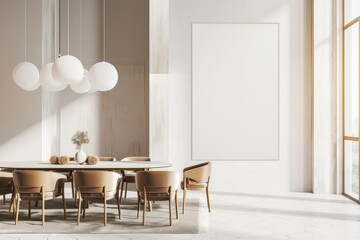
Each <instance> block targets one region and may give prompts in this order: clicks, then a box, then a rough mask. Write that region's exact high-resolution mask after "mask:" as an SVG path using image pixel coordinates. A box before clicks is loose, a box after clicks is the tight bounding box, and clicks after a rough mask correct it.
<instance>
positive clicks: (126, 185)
mask: <svg viewBox="0 0 360 240" xmlns="http://www.w3.org/2000/svg"><path fill="white" fill-rule="evenodd" d="M127 189H128V183H127V182H126V184H125V196H124V198H126V197H127Z"/></svg>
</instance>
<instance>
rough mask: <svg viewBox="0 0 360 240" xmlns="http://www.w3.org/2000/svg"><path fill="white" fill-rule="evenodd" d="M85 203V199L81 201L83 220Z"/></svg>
mask: <svg viewBox="0 0 360 240" xmlns="http://www.w3.org/2000/svg"><path fill="white" fill-rule="evenodd" d="M86 203H87V200H86V199H83V201H82V213H83V218H85V209H86Z"/></svg>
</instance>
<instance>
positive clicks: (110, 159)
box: [99, 157, 115, 162]
mask: <svg viewBox="0 0 360 240" xmlns="http://www.w3.org/2000/svg"><path fill="white" fill-rule="evenodd" d="M99 160H100V161H108V162H111V161H115V158H114V157H99Z"/></svg>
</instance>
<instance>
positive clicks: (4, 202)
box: [3, 194, 6, 205]
mask: <svg viewBox="0 0 360 240" xmlns="http://www.w3.org/2000/svg"><path fill="white" fill-rule="evenodd" d="M5 204H6V199H5V194H4V195H3V205H5Z"/></svg>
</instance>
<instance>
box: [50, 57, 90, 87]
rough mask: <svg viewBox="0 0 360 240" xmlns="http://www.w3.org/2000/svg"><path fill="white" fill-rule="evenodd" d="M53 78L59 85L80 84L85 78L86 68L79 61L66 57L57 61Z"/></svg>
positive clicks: (53, 70)
mask: <svg viewBox="0 0 360 240" xmlns="http://www.w3.org/2000/svg"><path fill="white" fill-rule="evenodd" d="M52 76H53V78H54V80H55V81H57V82H59V83H68V84H75V83H80V82H81V80H82V78H83V76H84V68H83V65H82V63H81V62H80V60H79V59H77V58H76V57H74V56H71V55H65V56H62V57H60V58H58V59H56V61H55V63H54V65H53V67H52Z"/></svg>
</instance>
